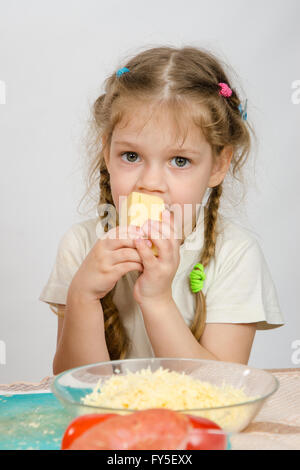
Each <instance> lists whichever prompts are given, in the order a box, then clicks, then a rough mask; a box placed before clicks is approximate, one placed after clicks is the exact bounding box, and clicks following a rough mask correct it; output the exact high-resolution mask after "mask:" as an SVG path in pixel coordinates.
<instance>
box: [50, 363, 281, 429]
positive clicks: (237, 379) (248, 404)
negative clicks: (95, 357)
mask: <svg viewBox="0 0 300 470" xmlns="http://www.w3.org/2000/svg"><path fill="white" fill-rule="evenodd" d="M160 367H162V368H163V369H168V370H169V371H175V372H178V373H184V374H185V375H189V376H190V377H192V378H193V379H198V380H201V381H204V382H209V383H210V384H211V385H215V386H218V387H222V385H223V384H225V385H231V386H232V387H234V388H236V389H243V391H244V393H245V394H246V395H247V396H249V397H254V398H251V399H249V400H247V401H244V402H242V403H236V404H231V405H227V406H217V407H210V408H203V407H201V406H200V404H199V407H196V408H189V409H176V408H172V409H173V410H175V411H178V412H182V413H188V414H191V415H194V416H201V417H204V418H207V419H210V420H212V421H214V422H215V423H217V424H218V425H219V426H220V427H221V428H222V429H223V430H224V431H226V432H240V431H242V430H243V429H245V428H246V427H247V426H248V425H249V423H250V422H251V421H252V420H253V418H254V417H255V416H256V415H257V413H258V412H259V410H260V409H261V407H262V406H263V404H264V403H265V402H266V400H267V399H268V398H269V397H270V396H271V395H272V394H273V393H275V392H276V390H277V389H278V387H279V382H278V380H277V379H276V377H274V376H273V375H272V374H271V373H269V372H266V371H264V370H262V369H255V368H253V367H249V366H246V365H242V364H237V363H231V362H221V361H211V360H203V359H184V358H142V359H124V360H119V361H109V362H99V363H96V364H90V365H87V366H82V367H76V368H74V369H70V370H67V371H65V372H63V373H61V374H59V375H57V376H56V377H55V379H54V381H53V383H52V386H51V389H52V391H53V393H54V394H55V396H56V397H57V398H58V399H59V400H60V402H61V403H62V404H63V405H64V406H65V408H66V409H67V410H68V412H69V413H70V415H71V416H74V417H76V416H79V415H83V414H88V413H119V414H123V415H124V414H128V413H132V412H134V411H137V409H127V408H107V407H105V408H104V407H100V406H91V405H86V404H83V403H82V398H83V397H85V396H86V395H87V394H90V393H91V392H92V391H93V390H94V388H95V387H96V385H97V383H98V381H99V380H100V379H101V383H104V382H105V381H106V380H108V379H110V378H111V377H112V376H113V375H116V374H117V375H118V376H120V375H127V373H128V371H129V372H131V373H135V372H137V371H141V370H142V369H148V368H149V369H150V371H151V372H153V373H154V372H155V371H156V370H157V369H159V368H160ZM144 409H145V408H144Z"/></svg>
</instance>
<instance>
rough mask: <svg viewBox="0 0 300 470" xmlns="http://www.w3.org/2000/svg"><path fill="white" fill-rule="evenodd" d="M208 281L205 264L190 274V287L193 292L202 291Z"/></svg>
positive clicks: (198, 265)
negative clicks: (206, 280)
mask: <svg viewBox="0 0 300 470" xmlns="http://www.w3.org/2000/svg"><path fill="white" fill-rule="evenodd" d="M205 279H206V276H205V272H204V267H203V264H201V263H198V264H196V266H194V268H193V270H192V271H191V272H190V286H191V290H192V292H194V293H196V292H199V291H200V290H202V288H203V283H204V281H205Z"/></svg>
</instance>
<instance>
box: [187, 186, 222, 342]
mask: <svg viewBox="0 0 300 470" xmlns="http://www.w3.org/2000/svg"><path fill="white" fill-rule="evenodd" d="M222 191H223V188H222V183H221V184H219V185H218V186H216V187H214V188H213V190H212V192H211V195H210V198H209V205H208V209H207V215H206V216H205V217H204V226H205V230H204V247H203V251H202V255H201V261H200V263H202V264H203V266H204V267H206V266H208V264H209V262H210V260H211V258H212V257H213V256H214V255H215V246H216V238H217V237H216V224H217V219H218V209H219V204H220V198H221V195H222ZM195 295H196V311H195V315H194V319H193V322H192V324H191V326H190V330H191V332H192V333H193V335H194V336H195V338H196V340H197V341H199V340H200V338H201V336H202V333H203V330H204V328H205V322H206V301H205V295H204V294H203V292H202V291H199V292H197V293H196V294H195Z"/></svg>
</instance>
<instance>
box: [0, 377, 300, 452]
mask: <svg viewBox="0 0 300 470" xmlns="http://www.w3.org/2000/svg"><path fill="white" fill-rule="evenodd" d="M266 370H267V371H268V372H270V373H272V374H274V376H275V377H276V378H277V379H278V380H279V382H280V387H279V389H278V390H277V391H276V392H275V393H274V394H273V395H272V396H271V397H270V398H269V399H268V400H267V402H266V403H265V405H264V406H263V407H262V409H261V410H260V411H259V413H258V415H257V416H256V417H255V418H254V420H253V421H252V423H251V424H250V425H249V426H248V427H247V428H246V429H244V431H243V432H241V433H238V434H235V435H233V436H231V446H232V450H299V449H300V368H299V369H266ZM53 379H54V377H45V378H44V379H43V380H42V381H41V382H39V383H31V382H14V383H11V384H2V385H1V384H0V394H17V393H34V392H36V393H41V392H43V391H44V392H49V391H50V385H51V383H52V381H53Z"/></svg>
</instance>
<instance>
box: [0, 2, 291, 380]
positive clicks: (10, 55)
mask: <svg viewBox="0 0 300 470" xmlns="http://www.w3.org/2000/svg"><path fill="white" fill-rule="evenodd" d="M299 18H300V3H299V0H285V1H283V0H282V1H281V0H263V1H261V0H252V1H251V2H246V1H244V0H227V1H226V2H222V1H220V0H211V1H210V2H206V1H202V0H187V1H186V2H182V1H180V0H164V1H161V0H160V1H157V0H153V1H152V2H141V1H139V0H129V1H127V2H124V1H121V0H109V1H107V2H104V1H99V0H98V1H97V0H51V1H49V0H47V1H46V0H43V1H41V0H26V1H23V0H18V1H16V0H10V1H4V0H1V1H0V81H1V83H2V85H1V88H0V90H2V95H3V90H5V102H4V99H3V96H2V101H1V100H0V102H1V104H0V133H1V135H0V154H1V172H0V174H1V176H0V177H1V186H0V191H1V226H2V227H1V233H0V237H1V241H0V246H1V263H0V272H1V284H0V286H1V296H0V305H1V307H0V308H1V310H0V315H1V320H0V350H2V352H1V354H0V362H1V364H0V383H10V382H13V381H21V380H25V381H40V380H41V379H42V378H44V377H45V376H48V375H52V359H53V356H54V353H55V348H56V328H57V317H56V316H55V315H54V314H53V313H52V312H51V310H50V308H49V307H48V306H47V305H46V304H44V303H42V302H40V301H39V300H38V297H39V295H40V293H41V290H42V288H43V287H44V285H45V283H46V282H47V280H48V277H49V275H50V272H51V270H52V267H53V263H54V260H55V256H56V252H57V246H58V243H59V240H60V239H61V237H62V236H63V234H64V233H65V232H66V230H67V229H68V228H69V227H70V226H71V225H72V224H73V223H75V222H79V221H82V220H84V219H86V218H89V217H95V216H96V212H95V211H94V212H91V213H83V212H84V210H85V206H84V205H81V207H80V209H78V204H79V201H80V199H81V197H82V196H83V194H84V192H85V189H86V187H85V181H84V177H83V175H84V172H85V169H86V155H85V150H84V146H83V144H82V142H83V137H84V135H85V130H86V126H87V120H88V118H89V110H90V106H91V105H92V103H93V101H94V100H95V99H96V98H97V97H98V96H99V94H100V93H102V84H103V81H104V79H105V78H106V77H107V76H108V75H109V74H111V73H113V72H114V71H116V70H117V68H119V67H121V66H123V63H124V62H125V60H127V58H129V57H131V56H133V55H134V54H136V53H137V52H139V51H140V50H143V49H145V48H147V47H155V46H157V45H172V46H178V47H182V46H184V45H193V46H196V47H205V48H208V49H209V50H211V51H212V52H214V53H216V54H217V55H218V57H220V58H221V59H222V60H224V61H225V62H228V63H229V65H230V67H232V69H233V70H234V71H235V74H236V76H234V77H233V79H234V80H236V81H235V82H234V83H235V84H237V86H238V87H239V86H240V87H241V88H240V89H241V90H242V93H243V94H242V96H243V97H244V98H246V97H247V98H248V115H249V122H250V123H251V124H252V125H253V126H254V128H255V130H256V134H257V137H258V145H257V146H256V148H255V149H254V151H253V153H252V156H251V160H250V166H249V172H248V176H247V177H246V189H247V196H246V198H245V200H244V203H243V204H242V205H239V206H238V207H236V209H235V210H234V212H233V213H232V217H233V218H235V219H236V220H237V221H240V223H241V224H242V225H243V226H245V227H248V228H249V229H250V230H251V231H253V233H255V235H256V236H257V238H258V240H259V243H260V246H261V247H262V250H263V253H264V256H265V258H266V261H267V263H268V266H269V268H270V271H271V273H272V277H273V280H274V283H275V285H276V288H277V292H278V298H279V301H280V307H281V309H282V312H283V314H284V317H285V321H286V325H285V326H283V327H280V328H278V329H275V330H270V331H258V332H257V334H256V338H255V342H254V346H253V350H252V353H251V357H250V361H249V365H251V366H254V367H259V368H281V367H284V368H293V367H299V363H300V354H298V353H297V348H298V350H300V315H299V297H298V292H299V284H300V283H299V281H300V277H299V265H300V259H299V247H298V243H299V239H300V236H299V235H300V234H299V208H298V206H299V201H300V198H299V175H300V165H299V160H300V158H299V157H300V152H299V150H300V145H299V124H300V119H299V117H300V104H297V103H298V101H300V100H299V99H298V100H297V99H295V96H296V92H297V89H295V88H293V87H296V86H297V83H296V82H297V81H299V80H300V60H299V57H300V54H299V52H300V51H299V44H300V29H299ZM298 86H300V84H299V83H298ZM298 96H299V93H298ZM252 163H253V166H252ZM254 163H255V166H254ZM4 353H5V354H4ZM1 358H2V359H1Z"/></svg>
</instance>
